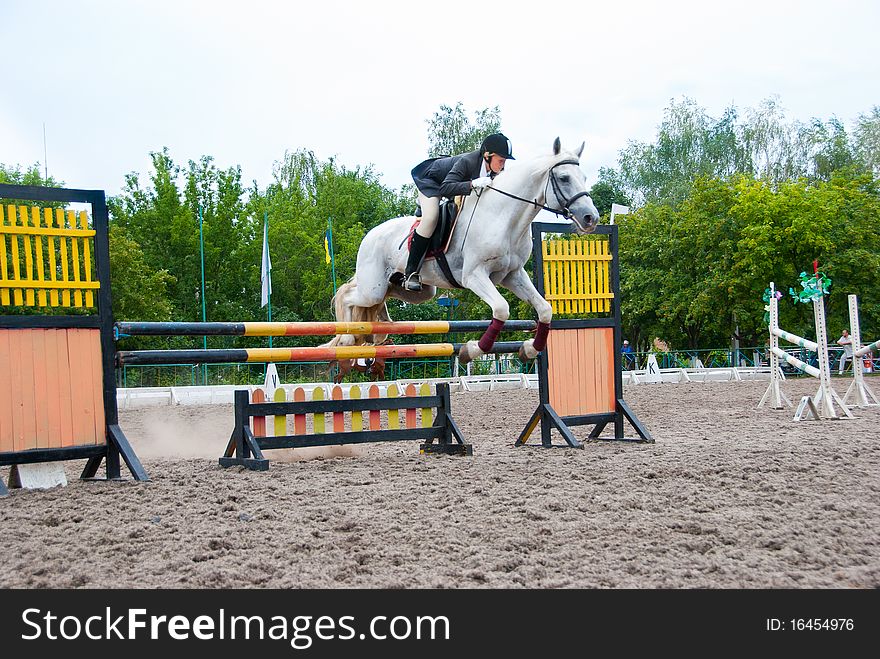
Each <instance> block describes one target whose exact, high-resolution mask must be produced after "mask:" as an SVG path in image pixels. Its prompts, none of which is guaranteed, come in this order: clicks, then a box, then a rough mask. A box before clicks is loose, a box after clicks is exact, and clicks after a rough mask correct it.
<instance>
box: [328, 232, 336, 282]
mask: <svg viewBox="0 0 880 659" xmlns="http://www.w3.org/2000/svg"><path fill="white" fill-rule="evenodd" d="M332 222H333V218H332V217H327V237H328V244H329V245H330V271H331V272H332V273H333V295H336V255H335V254H334V252H333V224H332Z"/></svg>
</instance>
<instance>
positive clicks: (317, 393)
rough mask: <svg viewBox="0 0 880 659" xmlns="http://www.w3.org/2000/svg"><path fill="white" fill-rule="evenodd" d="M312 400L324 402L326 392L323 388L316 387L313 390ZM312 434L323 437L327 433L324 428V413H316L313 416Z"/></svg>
mask: <svg viewBox="0 0 880 659" xmlns="http://www.w3.org/2000/svg"><path fill="white" fill-rule="evenodd" d="M312 400H324V390H323V389H322V388H321V387H315V388H314V389H313V390H312ZM312 432H313V433H314V434H316V435H323V434H324V433H325V432H327V430H326V429H325V428H324V413H323V412H315V413H314V414H312Z"/></svg>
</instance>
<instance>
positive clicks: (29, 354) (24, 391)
mask: <svg viewBox="0 0 880 659" xmlns="http://www.w3.org/2000/svg"><path fill="white" fill-rule="evenodd" d="M37 331H39V330H37ZM32 334H33V330H15V331H13V334H12V350H13V358H14V359H17V361H18V368H15V367H13V387H14V388H16V389H17V391H13V395H14V396H15V399H16V400H15V404H17V405H20V406H21V409H20V411H19V414H16V415H14V416H13V423H15V422H16V421H18V424H19V426H18V428H17V429H16V430H15V450H16V451H25V450H27V449H32V448H37V437H36V435H37V421H36V416H35V414H34V405H35V401H34V372H33V369H32V368H31V366H32V364H33V357H34V354H33V350H34V348H33V346H34V338H33V335H32Z"/></svg>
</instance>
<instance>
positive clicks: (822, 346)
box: [758, 282, 852, 421]
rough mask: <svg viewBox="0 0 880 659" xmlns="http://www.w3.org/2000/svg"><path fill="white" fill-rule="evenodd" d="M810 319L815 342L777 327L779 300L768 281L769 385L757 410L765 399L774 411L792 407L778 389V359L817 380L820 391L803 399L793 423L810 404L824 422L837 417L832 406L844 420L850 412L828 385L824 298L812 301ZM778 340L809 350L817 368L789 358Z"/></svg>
mask: <svg viewBox="0 0 880 659" xmlns="http://www.w3.org/2000/svg"><path fill="white" fill-rule="evenodd" d="M813 320H814V321H815V326H816V341H810V340H809V339H805V338H804V337H802V336H798V335H797V334H791V333H790V332H786V331H784V330H782V329H780V328H779V301H778V300H777V298H776V287H775V285H774V283H773V282H770V323H769V328H768V329H769V333H770V350H769V352H770V385H769V386H768V387H767V391H765V392H764V395H763V396H762V397H761V401H760V402H759V403H758V409H760V408H761V407H763V406H764V403H766V402H767V401H768V400H770V401H772V405H771V407H772V408H773V409H777V410H778V409H784V407H785V406H784V405H783V401H784V402H785V404H786V405H787V406H789V407H791V401H790V400H788V398H787V397H786V396H785V394H784V393H783V392H782V390H781V389H780V388H779V383H780V381H781V380H782V370H781V369H780V367H779V360H780V359H782V360H784V361H786V362H788V363H789V364H791V365H792V366H794V367H795V368H797V369H799V370H801V371H803V372H804V373H807V374H808V375H811V376H813V377H814V378H817V379H818V380H819V390H818V391H817V392H816V395H815V396H813V397H812V399H811V398H810V397H809V396H805V397H804V399H803V400H802V401H801V404H800V406H799V407H798V410H797V412H796V413H795V416H794V420H795V421H798V420H801V419H802V418H803V415H804V413H805V411H806V406H807V405H809V407H810V409H811V410H814V413H818V415H819V416H821V417H822V418H825V419H837V418H839V415H838V413H837V409H836V408H835V403H837V405H839V406H840V411H841V413H842V414H843V415H844V416H846V417H847V418H850V419H851V418H852V412H850V411H849V408H848V407H847V406H846V404H845V403H844V402H843V400H842V399H841V398H840V396H838V395H837V392H835V391H834V388H833V387H832V386H831V370H830V368H829V361H828V337H827V331H826V328H825V302H824V298H823V297H822V296H821V295H819V296H816V297H814V298H813ZM779 339H782V340H784V341H787V342H788V343H792V344H794V345H797V346H799V347H801V348H806V349H807V350H811V351H813V352H815V353H816V354H817V355H818V361H819V367H818V368H816V367H815V366H811V365H809V364H807V363H805V362H804V361H802V360H800V359H798V358H797V357H794V356H793V355H789V354H788V353H787V352H785V351H784V350H782V349H781V348H780V347H779Z"/></svg>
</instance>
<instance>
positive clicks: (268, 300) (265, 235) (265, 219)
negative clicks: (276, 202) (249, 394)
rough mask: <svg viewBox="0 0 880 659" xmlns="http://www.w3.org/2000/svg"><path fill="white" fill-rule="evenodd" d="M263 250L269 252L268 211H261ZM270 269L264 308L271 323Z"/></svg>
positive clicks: (270, 341)
mask: <svg viewBox="0 0 880 659" xmlns="http://www.w3.org/2000/svg"><path fill="white" fill-rule="evenodd" d="M263 249H265V250H266V252H267V253H268V251H269V211H263ZM271 272H272V271H271V269H270V270H269V272H268V273H266V276H267V277H269V286H268V289H267V291H266V306H268V307H269V311H268V312H269V322H270V323H271V322H272V283H271V282H272V279H271V278H272V274H271ZM269 347H270V348H271V347H272V335H271V334H270V335H269Z"/></svg>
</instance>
